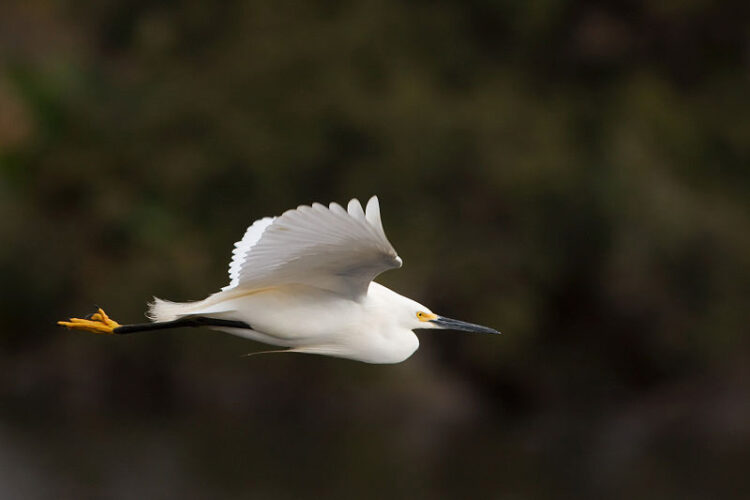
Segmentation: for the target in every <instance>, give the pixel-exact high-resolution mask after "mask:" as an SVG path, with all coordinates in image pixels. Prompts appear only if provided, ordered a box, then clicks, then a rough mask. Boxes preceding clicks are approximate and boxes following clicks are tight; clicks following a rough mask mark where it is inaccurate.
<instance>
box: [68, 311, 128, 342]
mask: <svg viewBox="0 0 750 500" xmlns="http://www.w3.org/2000/svg"><path fill="white" fill-rule="evenodd" d="M57 324H58V325H60V326H64V327H66V328H69V329H72V330H83V331H84V332H91V333H99V334H102V335H109V334H113V333H114V329H115V328H117V327H118V326H120V323H118V322H117V321H115V320H112V319H109V316H107V313H105V312H104V310H103V309H102V308H101V307H100V308H98V310H97V311H96V312H95V313H94V314H92V315H91V316H89V317H88V318H87V319H81V318H70V321H58V322H57Z"/></svg>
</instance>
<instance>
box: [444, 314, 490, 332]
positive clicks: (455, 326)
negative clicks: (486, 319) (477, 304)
mask: <svg viewBox="0 0 750 500" xmlns="http://www.w3.org/2000/svg"><path fill="white" fill-rule="evenodd" d="M430 322H431V323H436V324H437V325H439V326H440V328H444V329H446V330H461V331H464V332H475V333H500V332H498V331H497V330H495V329H493V328H488V327H486V326H482V325H475V324H474V323H467V322H466V321H459V320H457V319H450V318H445V317H443V316H438V317H437V319H433V320H430Z"/></svg>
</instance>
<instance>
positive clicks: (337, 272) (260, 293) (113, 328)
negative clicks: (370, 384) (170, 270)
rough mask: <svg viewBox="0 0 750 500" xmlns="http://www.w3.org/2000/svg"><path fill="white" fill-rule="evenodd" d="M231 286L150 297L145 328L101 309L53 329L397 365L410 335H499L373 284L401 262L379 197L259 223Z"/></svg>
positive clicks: (238, 252)
mask: <svg viewBox="0 0 750 500" xmlns="http://www.w3.org/2000/svg"><path fill="white" fill-rule="evenodd" d="M234 247H235V248H234V251H233V252H232V254H233V257H232V261H231V263H230V265H229V278H230V283H229V285H227V286H225V287H223V288H222V289H221V291H219V292H216V293H214V294H212V295H210V296H208V297H207V298H206V299H204V300H199V301H195V302H182V303H180V302H171V301H167V300H162V299H158V298H154V301H153V302H152V303H150V304H149V311H148V313H147V316H148V318H149V319H150V320H151V323H142V324H130V325H120V324H119V323H118V322H116V321H114V320H112V319H110V318H109V316H108V315H107V314H106V313H105V312H104V311H103V310H102V309H101V308H99V309H98V310H97V312H95V313H94V314H92V315H90V316H88V317H86V318H71V319H70V320H69V321H60V322H58V324H59V325H61V326H65V327H67V328H71V329H75V330H83V331H88V332H92V333H99V334H118V335H120V334H128V333H133V332H141V331H152V330H161V329H167V328H177V327H184V326H193V327H195V326H205V327H209V328H212V329H215V330H220V331H224V332H227V333H230V334H233V335H239V336H241V337H245V338H248V339H251V340H255V341H258V342H263V343H266V344H271V345H274V346H280V347H283V348H285V349H283V350H282V351H273V352H299V353H311V354H321V355H327V356H335V357H339V358H347V359H353V360H357V361H363V362H366V363H382V364H385V363H400V362H402V361H404V360H405V359H407V358H408V357H409V356H411V355H412V354H413V353H414V351H416V350H417V347H419V339H418V338H417V336H416V335H415V334H414V331H413V330H415V329H449V330H462V331H467V332H479V333H491V334H496V333H500V332H498V331H497V330H494V329H492V328H488V327H485V326H480V325H475V324H472V323H467V322H464V321H458V320H455V319H450V318H446V317H443V316H439V315H437V314H435V313H433V312H432V311H430V309H428V308H427V307H425V306H423V305H422V304H420V303H418V302H416V301H414V300H411V299H409V298H407V297H404V296H402V295H399V294H398V293H396V292H394V291H392V290H390V289H388V288H386V287H385V286H383V285H380V284H378V283H375V282H374V281H373V279H374V278H375V277H376V276H377V275H379V274H380V273H382V272H384V271H387V270H389V269H394V268H398V267H401V264H402V261H401V258H400V257H399V256H398V255H397V254H396V251H395V250H394V249H393V246H392V245H391V243H390V242H389V241H388V238H387V237H386V235H385V231H384V230H383V224H382V222H381V219H380V205H379V203H378V198H377V197H376V196H373V197H372V198H370V200H369V201H368V203H367V208H366V209H365V210H363V209H362V205H361V204H360V202H359V200H357V199H353V200H351V201H350V202H349V204H348V206H347V209H344V208H343V207H342V206H341V205H339V204H337V203H331V204H330V205H329V206H327V207H326V206H325V205H321V204H320V203H313V204H312V206H306V205H302V206H299V207H297V208H296V209H293V210H288V211H286V212H284V213H283V214H282V215H280V216H278V217H266V218H263V219H259V220H257V221H255V222H254V223H253V224H252V225H251V226H250V227H249V228H248V229H247V231H246V232H245V235H244V236H243V237H242V239H241V240H240V241H238V242H237V243H235V245H234Z"/></svg>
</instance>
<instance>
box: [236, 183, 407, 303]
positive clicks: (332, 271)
mask: <svg viewBox="0 0 750 500" xmlns="http://www.w3.org/2000/svg"><path fill="white" fill-rule="evenodd" d="M347 208H348V211H347V210H344V208H343V207H341V205H338V204H336V203H331V204H330V205H329V206H328V207H326V206H325V205H321V204H319V203H313V205H312V206H305V205H303V206H300V207H298V208H297V209H295V210H288V211H286V212H284V214H283V215H281V216H280V217H276V218H266V219H261V220H258V221H256V222H255V223H253V225H252V226H250V228H248V230H247V232H246V233H245V237H244V238H243V239H242V240H241V241H239V242H237V243H236V244H235V251H234V258H233V260H232V263H231V264H230V266H229V276H230V278H231V283H230V285H229V286H227V287H224V290H228V289H231V288H235V287H237V288H250V289H257V288H264V287H271V286H279V285H290V284H303V285H310V286H315V287H318V288H323V289H327V290H331V291H334V292H337V293H341V294H345V295H348V296H351V297H352V298H357V297H360V296H361V295H363V294H365V293H366V292H367V288H368V286H369V284H370V282H371V281H372V280H373V278H375V276H377V275H378V274H380V273H382V272H383V271H387V270H388V269H393V268H397V267H401V259H400V258H399V257H398V255H397V254H396V251H395V250H394V249H393V246H391V244H390V242H389V241H388V238H387V237H386V236H385V232H384V231H383V224H382V222H381V220H380V205H379V203H378V199H377V197H375V196H373V197H372V198H370V201H369V202H368V203H367V209H366V211H365V210H363V209H362V205H361V204H360V203H359V201H358V200H356V199H353V200H351V201H350V202H349V205H348V207H347Z"/></svg>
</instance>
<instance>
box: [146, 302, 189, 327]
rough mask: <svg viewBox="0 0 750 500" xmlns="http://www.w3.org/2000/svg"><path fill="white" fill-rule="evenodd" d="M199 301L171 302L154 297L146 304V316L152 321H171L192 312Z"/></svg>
mask: <svg viewBox="0 0 750 500" xmlns="http://www.w3.org/2000/svg"><path fill="white" fill-rule="evenodd" d="M201 302H202V301H197V302H172V301H171V300H164V299H160V298H158V297H154V300H153V302H150V303H149V304H148V312H147V313H146V316H147V317H148V319H150V320H151V321H153V322H163V321H173V320H176V319H178V318H182V317H184V316H189V315H190V314H192V312H193V311H195V309H196V306H197V305H199V304H201Z"/></svg>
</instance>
